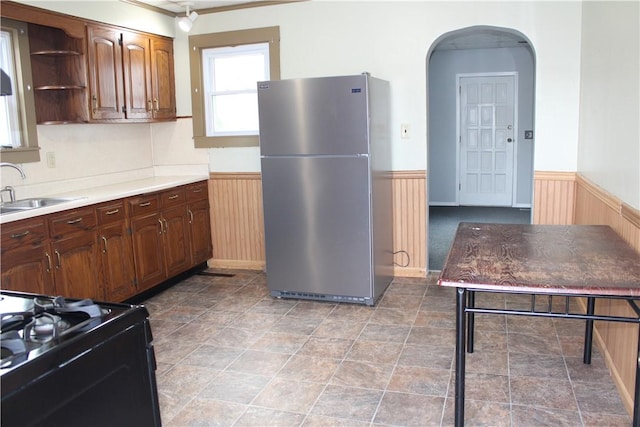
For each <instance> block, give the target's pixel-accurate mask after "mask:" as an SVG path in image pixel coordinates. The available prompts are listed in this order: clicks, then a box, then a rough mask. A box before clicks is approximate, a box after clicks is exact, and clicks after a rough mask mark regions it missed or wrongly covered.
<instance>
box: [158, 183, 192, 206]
mask: <svg viewBox="0 0 640 427" xmlns="http://www.w3.org/2000/svg"><path fill="white" fill-rule="evenodd" d="M186 201H187V193H186V191H185V188H184V187H176V188H173V189H171V190H167V191H163V192H162V193H160V205H161V206H162V208H163V209H164V208H170V207H173V206H177V205H180V204H183V203H185V202H186Z"/></svg>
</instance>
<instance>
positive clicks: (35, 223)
mask: <svg viewBox="0 0 640 427" xmlns="http://www.w3.org/2000/svg"><path fill="white" fill-rule="evenodd" d="M48 237H49V236H48V233H47V226H46V223H45V221H44V218H33V219H26V220H23V221H16V222H11V223H7V224H3V225H2V234H1V236H0V239H2V246H1V247H2V252H3V253H4V252H5V251H7V250H9V249H14V248H17V247H25V246H28V245H34V246H35V245H38V244H40V243H42V242H43V241H44V240H45V239H47V238H48Z"/></svg>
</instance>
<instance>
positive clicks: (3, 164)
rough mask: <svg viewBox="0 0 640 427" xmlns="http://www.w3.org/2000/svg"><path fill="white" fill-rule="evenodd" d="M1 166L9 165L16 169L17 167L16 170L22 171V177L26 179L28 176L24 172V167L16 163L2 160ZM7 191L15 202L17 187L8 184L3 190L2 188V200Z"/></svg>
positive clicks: (0, 192) (0, 195)
mask: <svg viewBox="0 0 640 427" xmlns="http://www.w3.org/2000/svg"><path fill="white" fill-rule="evenodd" d="M1 166H6V167H9V168H14V169H15V170H17V171H18V172H20V177H21V178H22V179H26V178H27V176H26V175H25V174H24V170H22V168H21V167H20V166H18V165H16V164H15V163H7V162H2V163H0V167H1ZM5 192H7V193H9V200H11V201H12V202H14V201H15V200H16V191H15V189H14V188H13V187H12V186H10V185H7V186H6V187H4V188H3V189H2V190H0V200H2V193H5ZM2 201H4V200H2Z"/></svg>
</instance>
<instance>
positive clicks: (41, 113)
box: [29, 20, 88, 124]
mask: <svg viewBox="0 0 640 427" xmlns="http://www.w3.org/2000/svg"><path fill="white" fill-rule="evenodd" d="M52 23H55V20H52ZM29 45H30V52H31V72H32V75H33V93H34V99H35V105H36V122H37V123H38V124H63V123H86V122H87V121H88V115H87V107H86V105H87V82H86V68H85V67H86V58H85V40H84V39H79V38H74V37H71V36H69V35H68V34H67V33H65V32H64V31H63V30H62V29H60V28H53V27H48V26H44V25H37V24H29Z"/></svg>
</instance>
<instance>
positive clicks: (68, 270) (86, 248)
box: [52, 231, 104, 301]
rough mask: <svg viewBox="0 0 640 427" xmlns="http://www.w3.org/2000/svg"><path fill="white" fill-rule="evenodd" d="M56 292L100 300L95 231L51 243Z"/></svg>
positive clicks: (102, 295)
mask: <svg viewBox="0 0 640 427" xmlns="http://www.w3.org/2000/svg"><path fill="white" fill-rule="evenodd" d="M52 249H53V260H52V261H53V269H52V271H53V275H54V281H55V287H56V294H58V295H64V296H70V297H73V298H91V299H94V300H96V301H101V300H103V299H104V290H103V287H102V282H101V280H100V256H99V252H98V241H97V239H96V233H95V231H91V232H87V233H78V234H74V235H72V236H68V237H64V238H61V239H59V240H56V241H55V242H53V243H52Z"/></svg>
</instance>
